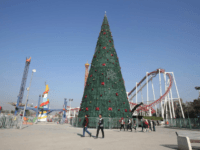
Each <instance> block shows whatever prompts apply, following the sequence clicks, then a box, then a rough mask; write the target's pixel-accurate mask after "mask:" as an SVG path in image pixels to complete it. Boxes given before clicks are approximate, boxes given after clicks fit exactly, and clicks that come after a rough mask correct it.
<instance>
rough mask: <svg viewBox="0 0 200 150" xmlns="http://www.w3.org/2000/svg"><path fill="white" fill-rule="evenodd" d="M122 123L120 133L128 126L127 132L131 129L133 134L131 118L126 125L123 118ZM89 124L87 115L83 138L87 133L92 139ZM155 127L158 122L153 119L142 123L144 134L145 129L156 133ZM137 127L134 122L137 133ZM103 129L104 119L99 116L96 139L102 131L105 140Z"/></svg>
mask: <svg viewBox="0 0 200 150" xmlns="http://www.w3.org/2000/svg"><path fill="white" fill-rule="evenodd" d="M120 122H121V127H120V131H121V129H122V128H124V131H125V125H127V126H126V128H127V131H128V130H129V129H130V130H131V132H132V120H131V118H128V120H127V122H126V123H125V121H124V118H121V120H120ZM88 123H89V119H88V115H85V119H84V121H83V136H82V137H85V132H87V133H88V134H89V135H90V137H91V136H92V134H91V133H90V132H89V131H88V129H87V127H88ZM155 125H156V122H155V121H154V120H153V119H152V120H147V119H143V120H142V121H141V126H142V132H143V129H144V128H145V129H146V131H147V130H151V131H156V129H155ZM136 127H137V125H136V121H135V120H134V122H133V128H134V129H135V131H136ZM103 128H104V126H103V118H102V115H101V114H100V115H99V121H98V128H97V133H96V137H95V139H97V138H98V135H99V130H101V132H102V138H104V131H103Z"/></svg>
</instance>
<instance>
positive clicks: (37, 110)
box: [36, 95, 41, 117]
mask: <svg viewBox="0 0 200 150" xmlns="http://www.w3.org/2000/svg"><path fill="white" fill-rule="evenodd" d="M40 98H41V95H39V99H38V106H37V109H36V117H38V113H39V107H40Z"/></svg>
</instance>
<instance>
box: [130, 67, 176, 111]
mask: <svg viewBox="0 0 200 150" xmlns="http://www.w3.org/2000/svg"><path fill="white" fill-rule="evenodd" d="M159 70H160V73H165V70H164V69H157V70H156V71H153V72H150V73H148V74H147V76H151V78H150V79H149V80H148V82H150V81H151V80H152V79H153V78H154V77H156V75H157V74H159ZM166 75H167V76H168V78H169V81H170V83H169V86H168V88H167V90H166V92H165V93H164V94H163V95H162V96H161V97H160V98H159V99H157V100H155V101H154V102H152V103H150V104H147V105H143V106H140V107H138V109H136V111H141V110H142V111H148V110H149V109H151V110H152V109H153V108H152V107H154V106H155V105H157V104H158V103H160V102H161V101H162V100H163V99H164V98H165V97H166V96H167V94H168V93H169V91H170V89H171V87H172V82H173V78H172V76H171V75H170V74H169V73H166ZM147 76H145V77H144V78H142V80H141V81H140V82H139V83H138V84H137V87H138V86H140V85H141V84H142V83H143V82H144V80H145V79H146V78H147ZM146 84H147V82H146V83H145V84H144V85H142V87H141V88H140V89H139V90H138V91H137V93H138V92H140V91H141V90H142V89H143V88H144V87H145V85H146ZM135 90H136V86H135V87H134V88H133V89H132V90H131V91H130V92H129V93H128V96H130V95H131V94H132V93H133V92H134V91H135ZM135 95H136V93H135V94H134V95H133V96H131V98H130V100H131V99H132V98H133V97H134V96H135ZM130 104H132V105H135V103H131V102H130Z"/></svg>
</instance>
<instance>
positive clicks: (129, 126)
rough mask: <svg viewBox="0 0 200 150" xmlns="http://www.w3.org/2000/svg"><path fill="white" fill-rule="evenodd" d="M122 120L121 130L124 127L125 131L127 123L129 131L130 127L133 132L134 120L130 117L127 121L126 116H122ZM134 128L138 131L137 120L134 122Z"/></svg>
mask: <svg viewBox="0 0 200 150" xmlns="http://www.w3.org/2000/svg"><path fill="white" fill-rule="evenodd" d="M120 122H121V127H120V131H121V129H122V128H124V131H125V126H126V125H127V126H126V129H127V131H128V129H130V130H131V132H132V121H131V118H128V120H127V123H126V122H125V121H124V118H121V120H120ZM133 128H134V129H135V131H136V122H135V121H134V122H133Z"/></svg>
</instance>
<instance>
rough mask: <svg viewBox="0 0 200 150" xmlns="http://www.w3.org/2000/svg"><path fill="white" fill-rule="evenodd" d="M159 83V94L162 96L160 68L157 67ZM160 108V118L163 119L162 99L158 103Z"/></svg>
mask: <svg viewBox="0 0 200 150" xmlns="http://www.w3.org/2000/svg"><path fill="white" fill-rule="evenodd" d="M159 83H160V96H162V86H161V76H160V69H159ZM160 109H161V115H162V118H163V119H164V111H163V106H162V100H161V103H160Z"/></svg>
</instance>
